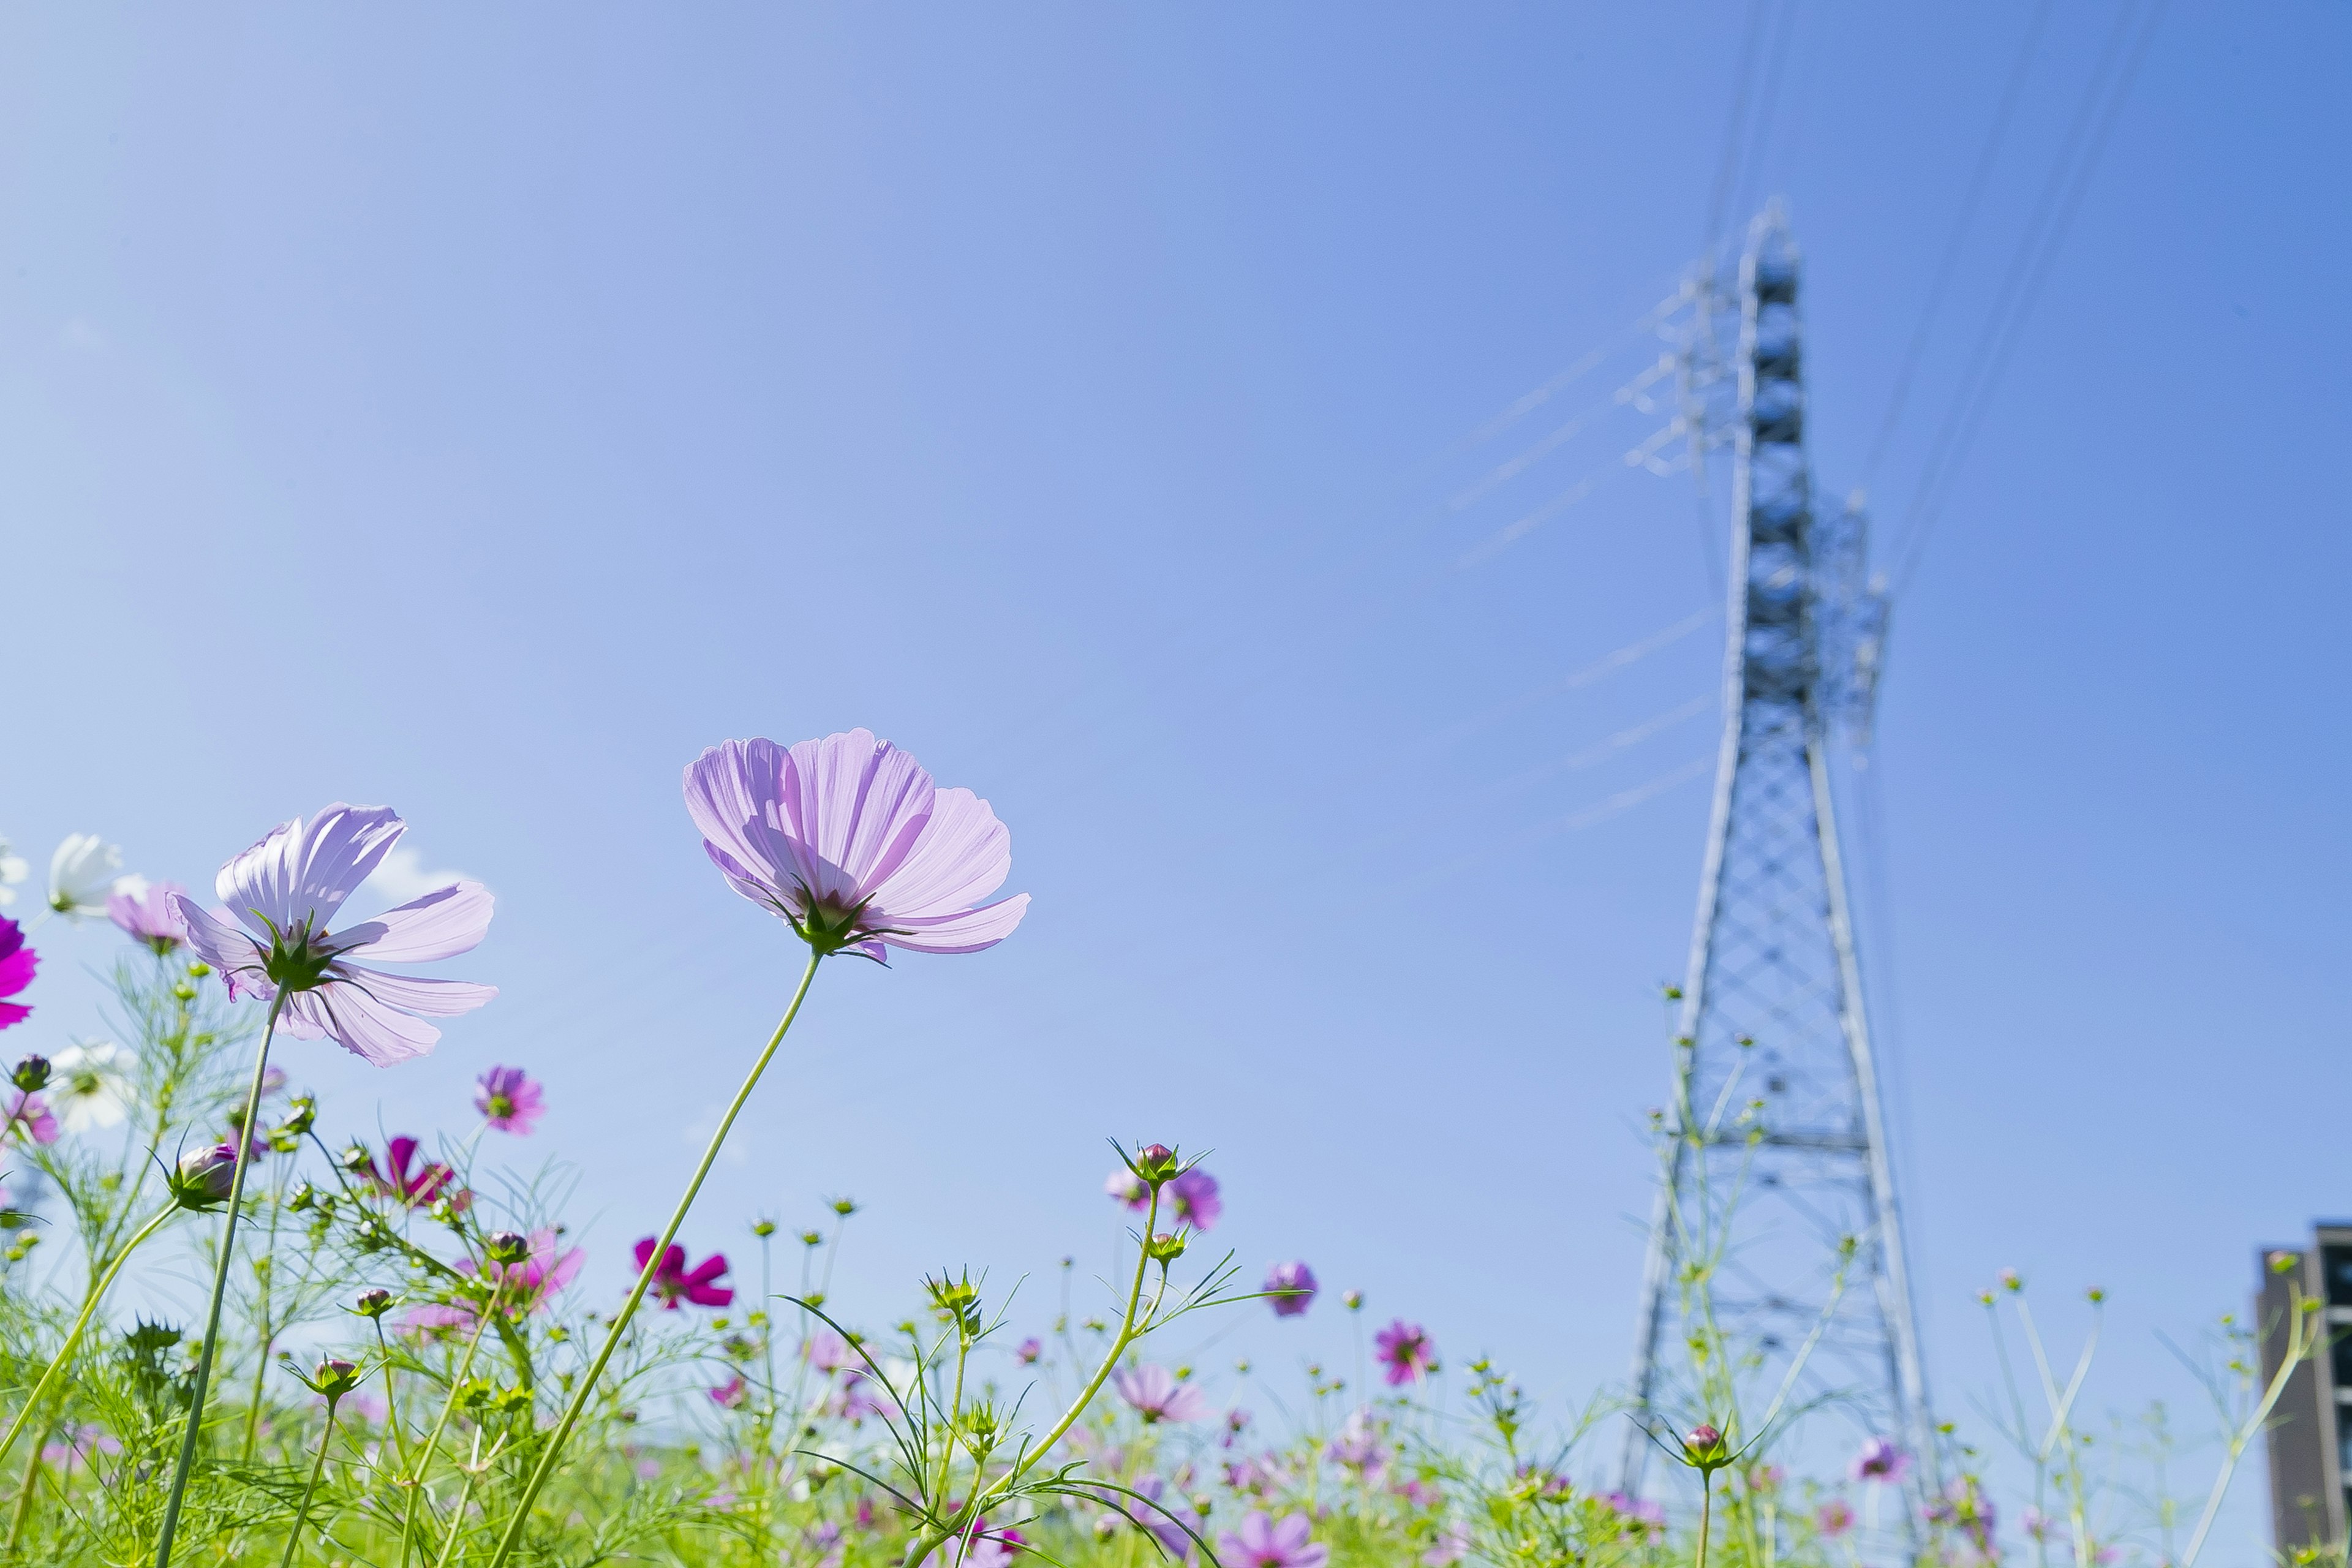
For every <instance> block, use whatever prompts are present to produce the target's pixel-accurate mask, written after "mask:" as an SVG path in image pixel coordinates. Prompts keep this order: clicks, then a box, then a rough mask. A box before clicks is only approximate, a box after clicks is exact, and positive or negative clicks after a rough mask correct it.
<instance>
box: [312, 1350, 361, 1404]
mask: <svg viewBox="0 0 2352 1568" xmlns="http://www.w3.org/2000/svg"><path fill="white" fill-rule="evenodd" d="M359 1385H360V1369H359V1368H358V1367H357V1366H356V1365H354V1364H353V1363H351V1362H347V1361H342V1360H339V1359H338V1358H336V1357H334V1356H329V1357H328V1358H327V1359H326V1360H324V1361H322V1362H320V1363H319V1364H318V1366H317V1367H316V1368H315V1369H313V1370H312V1372H311V1373H310V1386H311V1387H313V1388H315V1389H317V1390H318V1391H319V1392H320V1393H321V1394H325V1395H326V1396H327V1397H328V1398H329V1399H330V1400H335V1399H341V1397H342V1396H343V1395H344V1394H349V1393H350V1392H351V1391H352V1389H354V1388H357V1387H358V1386H359Z"/></svg>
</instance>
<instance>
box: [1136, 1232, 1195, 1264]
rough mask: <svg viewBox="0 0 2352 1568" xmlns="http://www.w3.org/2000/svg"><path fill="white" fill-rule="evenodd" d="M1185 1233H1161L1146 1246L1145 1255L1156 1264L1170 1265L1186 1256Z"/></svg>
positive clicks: (1144, 1248)
mask: <svg viewBox="0 0 2352 1568" xmlns="http://www.w3.org/2000/svg"><path fill="white" fill-rule="evenodd" d="M1184 1240H1185V1237H1184V1233H1183V1232H1182V1231H1181V1230H1180V1231H1176V1232H1174V1233H1173V1234H1171V1233H1170V1232H1168V1231H1164V1230H1163V1231H1161V1232H1160V1234H1159V1235H1158V1236H1155V1237H1152V1238H1151V1239H1150V1241H1148V1242H1146V1243H1145V1244H1144V1247H1143V1250H1144V1253H1145V1255H1146V1256H1147V1257H1149V1258H1150V1259H1151V1260H1152V1261H1153V1262H1154V1263H1159V1264H1162V1265H1165V1264H1170V1263H1173V1262H1175V1261H1176V1260H1177V1259H1178V1258H1181V1257H1183V1256H1184Z"/></svg>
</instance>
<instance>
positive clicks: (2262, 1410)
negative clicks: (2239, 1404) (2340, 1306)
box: [2180, 1290, 2323, 1568]
mask: <svg viewBox="0 0 2352 1568" xmlns="http://www.w3.org/2000/svg"><path fill="white" fill-rule="evenodd" d="M2302 1295H2303V1293H2302V1292H2301V1291H2299V1290H2298V1291H2295V1292H2294V1300H2293V1305H2292V1306H2291V1307H2290V1308H2289V1309H2288V1310H2290V1311H2292V1312H2293V1313H2294V1319H2293V1321H2291V1322H2289V1323H2288V1325H2287V1345H2286V1349H2287V1353H2286V1354H2285V1355H2284V1356H2281V1357H2280V1358H2279V1369H2278V1373H2277V1374H2276V1375H2275V1376H2273V1378H2272V1379H2271V1383H2270V1386H2269V1387H2268V1388H2266V1389H2264V1390H2263V1399H2262V1403H2261V1404H2260V1405H2256V1406H2254V1413H2253V1414H2252V1415H2249V1416H2247V1417H2246V1419H2245V1420H2244V1421H2243V1422H2242V1423H2241V1424H2240V1425H2239V1427H2238V1429H2237V1430H2236V1431H2235V1432H2232V1433H2231V1434H2230V1440H2229V1445H2228V1447H2227V1449H2226V1450H2225V1452H2224V1453H2223V1455H2222V1458H2221V1472H2220V1473H2219V1474H2218V1475H2216V1476H2215V1477H2214V1478H2213V1489H2212V1491H2211V1492H2210V1494H2209V1495H2208V1496H2207V1497H2206V1499H2205V1511H2204V1512H2203V1513H2200V1514H2199V1515H2198V1516H2197V1530H2196V1532H2195V1533H2194V1534H2192V1535H2190V1536H2189V1550H2188V1551H2186V1552H2182V1553H2181V1554H2180V1568H2196V1563H2197V1554H2198V1553H2199V1552H2201V1551H2203V1550H2204V1549H2205V1537H2206V1535H2207V1534H2208V1533H2210V1531H2211V1530H2212V1528H2213V1518H2214V1516H2215V1515H2216V1514H2218V1513H2220V1512H2221V1500H2222V1499H2223V1498H2225V1497H2227V1496H2228V1495H2229V1493H2230V1479H2231V1477H2232V1476H2234V1475H2235V1474H2236V1473H2237V1469H2238V1461H2239V1460H2240V1459H2241V1458H2243V1457H2244V1456H2245V1452H2246V1445H2248V1444H2249V1443H2251V1442H2252V1441H2253V1440H2254V1434H2256V1433H2257V1432H2260V1431H2261V1430H2262V1429H2263V1425H2264V1424H2265V1423H2266V1422H2268V1421H2269V1420H2270V1418H2271V1409H2272V1407H2273V1406H2274V1405H2277V1404H2278V1402H2279V1395H2280V1394H2284V1393H2285V1392H2286V1380H2287V1379H2288V1378H2289V1377H2290V1376H2292V1375H2294V1369H2295V1368H2296V1367H2298V1366H2300V1365H2301V1364H2302V1363H2303V1362H2304V1360H2305V1357H2307V1356H2309V1355H2310V1354H2311V1353H2312V1351H2313V1349H2314V1347H2315V1345H2316V1343H2317V1342H2319V1340H2320V1339H2321V1338H2322V1337H2323V1336H2322V1335H2320V1334H2316V1333H2314V1332H2313V1331H2312V1328H2311V1324H2312V1321H2313V1320H2314V1319H2315V1317H2317V1316H2318V1314H2317V1313H2315V1312H2305V1310H2303V1309H2304V1302H2303V1300H2302Z"/></svg>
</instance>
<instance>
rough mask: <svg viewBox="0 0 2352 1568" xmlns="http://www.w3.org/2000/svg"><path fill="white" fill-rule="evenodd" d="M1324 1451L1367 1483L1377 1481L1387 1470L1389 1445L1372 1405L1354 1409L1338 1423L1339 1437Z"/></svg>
mask: <svg viewBox="0 0 2352 1568" xmlns="http://www.w3.org/2000/svg"><path fill="white" fill-rule="evenodd" d="M1323 1452H1324V1453H1325V1455H1327V1456H1328V1458H1333V1459H1336V1460H1338V1461H1339V1463H1340V1464H1342V1465H1345V1466H1347V1467H1348V1468H1349V1469H1351V1470H1354V1471H1356V1472H1357V1473H1358V1474H1360V1476H1362V1478H1363V1479H1364V1482H1365V1484H1366V1485H1368V1486H1369V1485H1376V1484H1378V1482H1379V1481H1380V1479H1381V1477H1382V1476H1384V1475H1386V1474H1387V1473H1388V1468H1389V1450H1388V1446H1387V1445H1386V1444H1384V1443H1382V1442H1381V1429H1380V1426H1379V1425H1378V1424H1377V1423H1376V1422H1375V1421H1374V1420H1373V1418H1372V1413H1371V1410H1370V1407H1369V1406H1359V1407H1358V1408H1357V1409H1355V1410H1353V1411H1351V1412H1350V1413H1349V1416H1348V1418H1347V1419H1346V1420H1345V1421H1342V1422H1341V1423H1339V1434H1338V1436H1334V1437H1333V1438H1332V1439H1331V1441H1330V1442H1329V1443H1328V1444H1326V1445H1325V1446H1324V1448H1323Z"/></svg>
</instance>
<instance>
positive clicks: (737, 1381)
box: [710, 1373, 751, 1410]
mask: <svg viewBox="0 0 2352 1568" xmlns="http://www.w3.org/2000/svg"><path fill="white" fill-rule="evenodd" d="M710 1398H711V1402H712V1403H713V1404H715V1405H718V1406H719V1408H720V1409H721V1410H743V1409H747V1408H749V1407H750V1405H751V1389H750V1388H749V1387H747V1386H746V1385H745V1384H744V1382H743V1379H742V1376H741V1375H740V1373H739V1374H737V1375H736V1376H734V1377H730V1378H729V1379H728V1380H727V1381H726V1382H724V1383H722V1384H719V1386H718V1387H716V1388H714V1389H712V1390H710Z"/></svg>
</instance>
